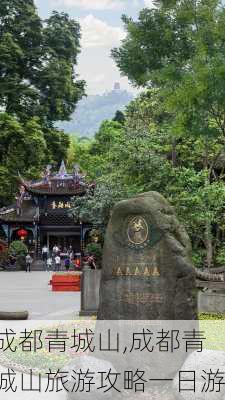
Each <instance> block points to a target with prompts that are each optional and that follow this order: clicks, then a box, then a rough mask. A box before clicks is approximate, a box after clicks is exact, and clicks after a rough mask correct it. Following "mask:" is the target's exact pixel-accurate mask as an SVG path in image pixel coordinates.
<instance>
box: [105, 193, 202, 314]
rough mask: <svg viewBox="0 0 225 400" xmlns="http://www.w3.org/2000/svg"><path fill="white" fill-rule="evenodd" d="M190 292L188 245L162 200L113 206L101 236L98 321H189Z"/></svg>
mask: <svg viewBox="0 0 225 400" xmlns="http://www.w3.org/2000/svg"><path fill="white" fill-rule="evenodd" d="M194 288H195V272H194V268H193V267H192V264H191V262H190V241H189V238H188V236H187V234H186V232H185V230H184V228H183V227H182V225H181V224H180V223H179V222H178V220H177V218H176V216H175V213H174V210H173V208H172V207H171V206H170V205H169V203H168V202H167V201H166V199H164V197H162V196H161V195H160V194H159V193H157V192H149V193H144V194H142V195H139V196H137V197H135V198H132V199H129V200H124V201H121V202H119V203H118V204H117V205H116V206H115V207H114V209H113V212H112V216H111V220H110V222H109V224H108V227H107V232H106V237H105V244H104V252H103V271H102V280H101V285H100V305H99V312H98V319H101V320H117V319H121V320H134V319H139V320H151V319H152V320H155V319H162V320H164V319H167V320H174V319H187V320H189V319H195V317H196V309H197V305H196V298H195V293H194ZM109 298H110V301H108V299H109Z"/></svg>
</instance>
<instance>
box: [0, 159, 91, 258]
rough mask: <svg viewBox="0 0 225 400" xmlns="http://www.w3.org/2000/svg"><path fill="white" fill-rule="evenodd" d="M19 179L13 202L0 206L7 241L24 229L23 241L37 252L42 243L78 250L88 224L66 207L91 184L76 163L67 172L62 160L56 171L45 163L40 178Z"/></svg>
mask: <svg viewBox="0 0 225 400" xmlns="http://www.w3.org/2000/svg"><path fill="white" fill-rule="evenodd" d="M20 181H21V185H20V189H19V194H18V195H17V198H16V204H14V205H12V206H10V207H7V208H6V207H5V208H3V209H1V210H0V227H1V232H2V236H4V239H5V240H6V241H7V242H8V244H10V243H11V242H12V241H13V240H16V239H19V236H18V232H19V231H20V230H21V229H24V230H25V231H26V232H27V235H26V238H25V239H24V241H25V243H26V244H27V246H28V247H29V248H30V250H33V252H34V254H36V255H37V256H38V255H40V252H41V247H42V246H43V245H47V246H48V247H49V248H52V247H53V246H54V245H55V244H56V245H58V246H61V248H62V249H63V248H68V247H69V246H72V248H73V249H74V251H75V252H81V251H82V250H83V248H84V246H85V242H86V240H87V237H88V234H89V232H90V230H91V225H90V224H88V223H83V222H82V221H74V219H73V217H72V216H71V215H70V213H69V211H70V209H71V202H72V198H73V197H75V196H83V195H84V194H85V193H86V191H87V189H89V188H94V185H92V184H88V183H86V182H85V177H84V175H82V174H81V173H80V171H79V168H78V166H77V165H75V166H74V169H73V171H72V172H71V173H68V172H67V170H66V167H65V164H64V162H62V163H61V166H60V169H59V171H58V172H56V173H54V172H52V168H51V166H48V167H47V168H46V169H45V171H44V173H43V174H42V178H41V179H40V180H38V181H35V182H28V181H26V180H24V179H22V178H21V177H20Z"/></svg>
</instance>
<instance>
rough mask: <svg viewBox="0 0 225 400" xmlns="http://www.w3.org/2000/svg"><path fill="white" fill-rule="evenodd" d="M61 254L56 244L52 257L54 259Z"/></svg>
mask: <svg viewBox="0 0 225 400" xmlns="http://www.w3.org/2000/svg"><path fill="white" fill-rule="evenodd" d="M58 253H59V248H58V246H57V245H56V244H55V245H54V247H53V249H52V255H53V257H55V256H57V254H58Z"/></svg>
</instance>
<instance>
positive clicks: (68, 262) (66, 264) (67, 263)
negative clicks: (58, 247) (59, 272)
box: [64, 257, 70, 272]
mask: <svg viewBox="0 0 225 400" xmlns="http://www.w3.org/2000/svg"><path fill="white" fill-rule="evenodd" d="M64 265H65V269H66V271H67V272H68V271H69V269H70V258H69V257H66V258H65V260H64Z"/></svg>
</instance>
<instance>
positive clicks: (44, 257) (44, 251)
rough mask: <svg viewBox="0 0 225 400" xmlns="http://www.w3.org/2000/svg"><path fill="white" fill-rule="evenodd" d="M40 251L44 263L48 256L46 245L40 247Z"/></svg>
mask: <svg viewBox="0 0 225 400" xmlns="http://www.w3.org/2000/svg"><path fill="white" fill-rule="evenodd" d="M41 253H42V261H44V263H45V264H46V261H47V258H48V247H47V246H46V245H44V246H43V247H42V250H41Z"/></svg>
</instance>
